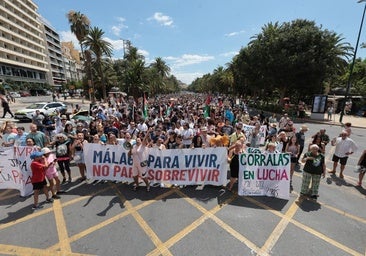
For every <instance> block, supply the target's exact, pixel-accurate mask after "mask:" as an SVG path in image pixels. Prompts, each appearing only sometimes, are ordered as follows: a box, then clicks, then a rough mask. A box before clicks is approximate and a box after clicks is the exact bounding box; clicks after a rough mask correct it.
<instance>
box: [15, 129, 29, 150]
mask: <svg viewBox="0 0 366 256" xmlns="http://www.w3.org/2000/svg"><path fill="white" fill-rule="evenodd" d="M27 135H28V133H27V132H25V129H24V127H23V126H19V127H17V135H16V136H15V143H14V145H17V146H26V145H27V143H26V140H27Z"/></svg>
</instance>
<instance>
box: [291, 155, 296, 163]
mask: <svg viewBox="0 0 366 256" xmlns="http://www.w3.org/2000/svg"><path fill="white" fill-rule="evenodd" d="M291 163H292V164H296V163H297V157H296V156H292V157H291Z"/></svg>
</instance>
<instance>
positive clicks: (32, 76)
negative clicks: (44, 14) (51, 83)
mask: <svg viewBox="0 0 366 256" xmlns="http://www.w3.org/2000/svg"><path fill="white" fill-rule="evenodd" d="M37 9H38V6H37V5H36V4H35V3H34V2H33V1H31V0H0V82H4V81H6V80H11V81H12V82H14V83H16V84H18V85H19V86H21V87H23V88H26V87H29V86H32V85H38V86H42V85H44V84H46V83H48V75H47V73H48V72H49V63H48V61H47V58H48V57H47V54H48V53H47V49H46V46H45V43H44V36H43V24H42V23H41V22H40V20H39V14H38V13H37ZM60 54H61V53H60ZM58 71H59V70H58Z"/></svg>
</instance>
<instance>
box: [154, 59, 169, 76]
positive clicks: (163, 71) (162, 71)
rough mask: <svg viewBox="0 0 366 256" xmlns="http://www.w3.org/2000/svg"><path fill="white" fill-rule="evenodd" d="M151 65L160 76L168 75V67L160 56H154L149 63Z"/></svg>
mask: <svg viewBox="0 0 366 256" xmlns="http://www.w3.org/2000/svg"><path fill="white" fill-rule="evenodd" d="M151 67H152V68H155V69H156V71H157V72H158V74H159V75H160V77H161V78H165V77H168V76H169V72H170V67H169V66H168V65H167V64H166V63H165V61H164V60H163V59H162V58H161V57H158V58H156V59H155V62H153V63H152V64H151Z"/></svg>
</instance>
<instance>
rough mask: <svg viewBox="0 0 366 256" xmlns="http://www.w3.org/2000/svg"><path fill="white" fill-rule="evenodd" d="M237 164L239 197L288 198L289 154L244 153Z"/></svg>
mask: <svg viewBox="0 0 366 256" xmlns="http://www.w3.org/2000/svg"><path fill="white" fill-rule="evenodd" d="M239 162H240V164H239V191H238V194H239V195H241V196H271V197H278V198H282V199H287V200H288V199H289V198H290V155H289V154H282V153H281V154H280V153H279V154H272V153H258V152H256V153H244V154H241V155H240V156H239Z"/></svg>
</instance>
